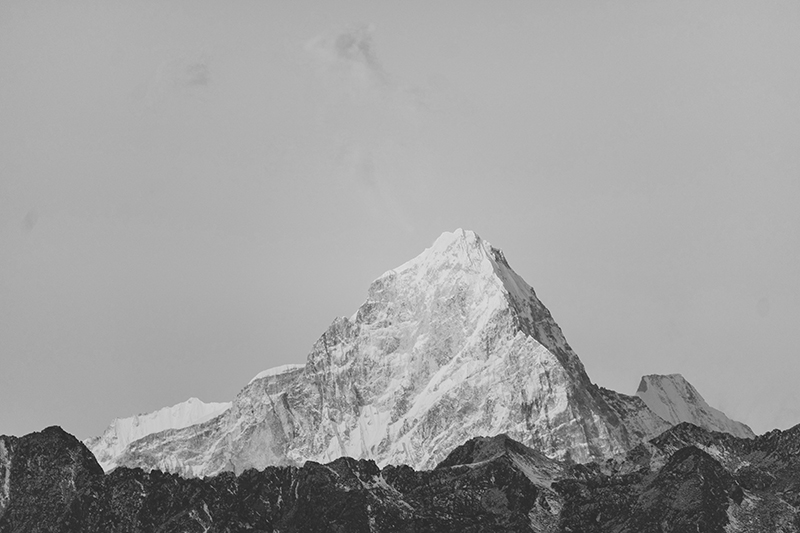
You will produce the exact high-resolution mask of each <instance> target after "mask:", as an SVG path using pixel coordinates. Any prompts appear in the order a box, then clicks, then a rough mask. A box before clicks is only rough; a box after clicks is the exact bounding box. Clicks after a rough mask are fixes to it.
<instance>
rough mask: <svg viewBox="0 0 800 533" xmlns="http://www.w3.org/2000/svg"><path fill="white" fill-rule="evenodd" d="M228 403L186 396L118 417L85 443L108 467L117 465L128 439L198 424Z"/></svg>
mask: <svg viewBox="0 0 800 533" xmlns="http://www.w3.org/2000/svg"><path fill="white" fill-rule="evenodd" d="M230 406H231V404H230V402H223V403H205V402H202V401H200V400H198V399H197V398H189V399H188V400H186V401H185V402H181V403H179V404H176V405H173V406H172V407H164V408H162V409H159V410H158V411H153V412H152V413H147V414H139V415H135V416H131V417H128V418H117V419H115V420H114V421H113V422H111V424H110V425H109V426H108V428H106V430H105V432H103V434H102V435H101V436H99V437H93V438H90V439H86V440H85V441H84V444H85V445H86V447H87V448H89V449H90V450H91V451H92V453H93V454H94V455H95V457H96V458H97V462H98V463H100V466H102V467H103V470H106V471H107V470H110V469H112V468H114V467H116V466H117V465H116V458H117V457H118V456H119V455H120V454H121V453H122V451H123V450H124V449H125V448H126V447H127V446H128V444H130V443H131V442H133V441H135V440H138V439H141V438H142V437H146V436H147V435H151V434H153V433H159V432H162V431H165V430H169V429H180V428H185V427H188V426H192V425H195V424H201V423H203V422H205V421H206V420H210V419H212V418H214V417H215V416H219V415H220V414H222V413H224V412H225V411H226V410H227V409H228V408H230Z"/></svg>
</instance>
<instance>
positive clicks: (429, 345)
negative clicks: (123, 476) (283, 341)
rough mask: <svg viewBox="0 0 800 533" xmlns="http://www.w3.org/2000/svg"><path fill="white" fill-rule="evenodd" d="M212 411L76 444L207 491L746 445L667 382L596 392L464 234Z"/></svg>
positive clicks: (514, 287)
mask: <svg viewBox="0 0 800 533" xmlns="http://www.w3.org/2000/svg"><path fill="white" fill-rule="evenodd" d="M220 406H221V407H220ZM177 407H178V406H176V408H177ZM176 408H173V410H175V409H176ZM218 408H219V409H220V410H221V411H220V414H218V415H217V416H214V417H213V418H211V419H210V420H205V419H200V418H198V419H197V420H187V417H186V416H184V414H185V412H186V410H185V409H183V408H181V409H177V410H176V411H175V412H177V413H179V416H178V415H176V416H175V419H176V420H178V421H179V422H180V423H177V422H176V423H173V422H172V419H171V418H169V417H165V416H161V415H159V416H160V417H153V416H151V415H142V416H140V417H139V419H140V420H141V419H147V420H151V419H153V420H158V421H159V423H158V424H154V425H153V426H152V429H153V430H152V431H149V432H141V431H140V432H139V433H136V432H134V431H132V430H131V428H132V427H133V426H132V424H133V422H131V421H130V419H122V420H117V421H115V422H114V423H112V424H111V426H109V429H108V430H107V431H106V433H105V434H104V435H102V436H100V437H96V438H93V439H89V440H87V441H86V444H87V445H88V446H89V448H90V449H91V450H92V451H93V453H94V454H95V455H96V456H97V458H98V459H99V460H100V464H101V465H102V467H103V468H104V469H105V470H106V471H110V470H113V469H114V468H116V467H119V466H126V467H132V468H141V469H143V470H144V471H150V470H154V469H155V470H161V471H164V472H172V473H178V474H181V475H183V476H200V477H202V476H209V475H215V474H219V473H222V472H234V473H237V474H238V473H242V472H244V471H245V470H247V469H249V468H256V469H264V468H266V467H268V466H281V465H286V466H290V465H295V466H299V465H302V464H304V463H306V462H307V461H314V462H317V463H328V462H330V461H333V460H335V459H337V458H339V457H344V456H348V457H353V458H356V459H363V460H371V461H374V462H375V464H376V465H377V466H378V467H381V468H382V467H384V466H386V465H389V464H405V465H408V466H410V467H413V468H415V469H432V468H434V467H435V466H436V465H437V464H440V462H441V461H443V460H444V459H445V457H446V456H447V454H448V453H450V452H451V451H452V450H453V449H455V448H457V447H458V446H459V445H461V444H462V443H463V442H465V441H468V440H469V439H471V438H473V437H476V436H479V435H499V434H503V435H506V436H507V437H508V438H510V439H513V440H514V441H517V442H519V443H521V444H522V445H524V446H527V447H529V448H531V449H535V450H537V451H538V453H540V454H543V456H546V457H549V458H551V459H557V460H562V459H566V460H569V461H572V462H578V463H583V462H587V461H598V460H604V459H607V458H609V457H612V456H616V455H619V454H621V453H624V452H626V451H628V450H631V449H634V448H636V447H637V446H638V445H639V444H641V443H642V442H645V441H647V440H648V439H651V438H653V437H655V436H656V435H658V434H660V433H662V432H663V431H665V430H667V429H668V428H670V427H671V426H673V425H675V424H678V423H680V422H691V423H694V424H697V425H698V426H701V427H704V428H706V429H709V430H717V431H726V432H729V433H731V434H732V435H736V436H739V437H752V436H753V433H752V431H750V429H749V428H748V427H747V426H745V425H744V424H741V423H738V422H734V421H732V420H730V419H728V417H727V416H725V415H724V414H723V413H721V412H720V411H717V410H715V409H713V408H711V407H710V406H708V405H707V404H706V402H705V401H704V400H703V399H702V397H701V396H700V394H699V393H697V391H696V390H695V389H694V388H693V387H692V386H691V385H690V384H688V382H686V381H685V380H684V379H683V378H682V377H680V376H678V375H672V376H646V377H645V378H643V381H642V385H641V386H640V390H639V392H638V393H637V395H636V396H628V395H624V394H620V393H617V392H614V391H610V390H607V389H604V388H602V387H598V386H596V385H595V384H593V383H592V382H591V380H590V379H589V377H588V376H587V374H586V371H585V369H584V367H583V364H582V363H581V361H580V360H579V358H578V356H577V355H576V354H575V352H574V351H573V350H572V348H570V346H569V344H568V343H567V341H566V339H565V338H564V335H563V334H562V332H561V329H560V328H559V326H558V325H557V324H556V322H555V321H554V320H553V317H552V316H551V314H550V312H549V311H548V310H547V308H546V307H545V306H544V304H542V302H541V301H540V300H539V299H538V298H537V296H536V293H535V292H534V290H533V289H532V288H531V287H530V285H528V284H527V283H526V282H525V281H524V280H523V279H522V278H521V277H519V276H518V275H517V274H516V273H515V272H514V271H513V270H512V269H511V267H510V266H509V263H508V261H507V260H506V258H505V256H504V255H503V253H502V252H501V251H500V250H498V249H497V248H494V247H492V246H491V244H489V243H488V242H486V241H485V240H483V239H481V238H480V237H479V236H478V235H476V234H475V233H474V232H471V231H463V230H457V231H455V232H453V233H445V234H443V235H442V236H441V237H439V238H438V239H437V240H436V242H434V243H433V245H432V246H431V247H430V248H428V249H426V250H425V251H424V252H423V253H422V254H420V255H419V256H418V257H416V258H414V259H412V260H411V261H408V262H407V263H405V264H403V265H401V266H399V267H397V268H395V269H392V270H390V271H388V272H386V273H385V274H383V275H382V276H380V277H379V278H378V279H377V280H375V281H374V282H373V283H372V284H371V286H370V287H369V291H368V297H367V300H366V301H365V302H364V304H363V305H361V307H359V309H358V310H357V311H356V312H355V314H353V316H351V317H349V318H337V319H336V320H334V321H333V323H332V324H331V326H330V327H329V328H328V330H327V331H325V332H324V333H323V334H322V336H321V337H320V338H319V340H318V341H317V342H316V343H315V344H314V346H313V347H312V349H311V352H310V353H309V355H308V358H307V362H306V363H305V365H288V366H286V367H281V368H278V369H274V370H270V371H265V372H262V373H261V374H259V375H257V376H256V377H255V378H254V379H253V380H252V381H251V382H250V383H249V384H247V385H246V386H245V387H244V388H243V389H242V391H241V392H240V393H239V395H238V396H237V397H236V398H235V399H234V400H233V401H232V402H231V405H230V407H229V408H227V405H222V404H218ZM162 411H163V410H162ZM169 412H172V411H169ZM198 413H199V415H203V416H206V415H207V411H206V410H200V411H198ZM199 415H198V416H199ZM148 416H150V418H147V417H148ZM187 416H188V415H187ZM159 424H160V425H159ZM137 427H138V426H137ZM120 428H122V429H120ZM134 434H135V436H136V438H135V439H133V438H131V435H134ZM121 443H122V444H124V445H122V444H121Z"/></svg>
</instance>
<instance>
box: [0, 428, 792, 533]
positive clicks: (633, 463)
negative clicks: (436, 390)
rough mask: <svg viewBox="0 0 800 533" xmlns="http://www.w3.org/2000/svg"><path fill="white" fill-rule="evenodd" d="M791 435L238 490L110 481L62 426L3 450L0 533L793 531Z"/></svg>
mask: <svg viewBox="0 0 800 533" xmlns="http://www.w3.org/2000/svg"><path fill="white" fill-rule="evenodd" d="M798 509H800V426H796V427H795V428H793V429H790V430H787V431H777V430H776V431H773V432H770V433H767V434H765V435H762V436H758V437H755V438H751V439H743V438H739V437H735V436H733V435H730V434H727V433H719V432H711V431H708V430H705V429H703V428H700V427H698V426H694V425H691V424H689V423H681V424H678V425H676V426H674V427H672V428H670V429H668V430H667V431H665V432H664V433H662V434H661V435H659V436H658V437H656V438H654V439H651V440H650V441H647V442H644V443H641V444H639V445H637V446H636V447H634V448H633V449H631V450H630V451H628V452H625V453H623V454H620V455H618V456H615V457H613V458H611V459H608V460H605V461H597V462H591V463H586V464H576V463H573V462H563V461H558V460H555V459H551V458H548V457H547V456H545V455H544V454H542V453H541V452H539V451H536V450H533V449H531V448H529V447H527V446H525V445H524V444H522V443H519V442H517V441H515V440H513V439H511V438H510V437H508V436H507V435H497V436H494V437H475V438H472V439H469V440H468V441H466V442H465V443H464V444H462V445H461V446H458V447H456V448H455V449H454V450H452V451H451V453H449V454H447V455H446V457H445V458H444V460H443V461H442V462H441V463H440V464H439V465H437V466H436V468H434V469H432V470H424V471H418V470H415V469H413V468H411V467H410V466H406V465H401V466H393V465H389V466H385V467H383V468H381V467H379V466H378V465H377V464H376V463H375V462H374V461H371V460H364V459H353V458H349V457H340V458H338V459H336V460H334V461H331V462H329V463H327V464H320V463H316V462H313V461H308V462H306V463H305V465H303V466H302V467H296V466H270V467H267V468H265V469H263V470H255V469H249V470H245V471H244V472H242V473H241V474H240V475H238V476H237V475H235V474H233V473H232V472H224V473H221V474H219V475H216V476H211V477H207V478H204V479H199V478H185V477H181V476H179V475H177V474H168V473H163V472H161V471H159V470H152V471H150V472H146V471H144V470H142V469H140V468H133V469H129V468H125V467H119V468H116V469H115V470H114V471H113V472H111V473H107V474H106V473H104V472H103V470H102V468H101V467H100V465H99V464H98V463H97V461H96V459H95V458H94V456H93V455H92V454H91V453H90V452H89V450H88V449H87V448H86V447H85V446H84V445H83V444H82V443H81V442H80V441H78V440H77V439H76V438H74V437H73V436H71V435H69V434H67V433H66V432H64V431H63V430H61V429H60V428H58V427H51V428H47V429H45V430H44V431H42V432H39V433H32V434H29V435H26V436H24V437H20V438H16V437H5V436H4V437H0V533H16V532H26V533H39V532H42V533H44V532H48V533H77V532H81V533H100V532H103V533H105V532H109V531H114V532H120V533H128V532H130V533H134V532H136V533H138V532H156V531H158V532H163V533H179V532H180V533H194V532H197V533H234V532H243V531H260V532H270V533H275V532H281V533H301V532H303V533H305V532H307V533H314V532H319V533H323V532H325V533H328V532H331V533H333V532H342V531H347V532H349V533H361V532H363V533H384V532H385V533H389V532H416V533H422V532H426V533H428V532H429V533H447V532H454V533H455V532H458V533H471V532H475V533H478V532H487V533H488V532H498V533H499V532H506V533H514V532H538V533H543V532H546V533H568V532H572V533H575V532H582V533H657V532H658V533H662V532H667V533H684V532H685V533H689V532H692V533H694V532H698V531H699V532H703V533H723V532H726V533H763V532H768V531H769V532H773V531H774V532H777V531H782V532H792V531H800V514H799V513H798Z"/></svg>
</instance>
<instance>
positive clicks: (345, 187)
mask: <svg viewBox="0 0 800 533" xmlns="http://www.w3.org/2000/svg"><path fill="white" fill-rule="evenodd" d="M798 207H800V3H798V2H795V1H786V2H769V1H759V2H749V1H748V2H735V1H730V0H725V1H720V2H711V1H709V2H695V1H687V2H682V1H681V2H678V1H675V2H588V1H586V2H569V1H564V2H536V1H525V2H466V1H458V2H445V1H439V2H429V1H426V2H413V1H403V2H392V3H390V2H372V1H370V2H319V1H315V2H301V1H294V0H293V1H291V2H289V1H286V2H273V1H264V0H262V1H244V0H243V1H236V2H210V1H203V0H192V1H186V2H164V1H161V0H159V1H154V2H148V1H136V2H133V1H130V2H117V1H105V0H104V1H98V2H89V1H85V2H69V1H65V2H62V1H54V2H37V1H8V0H0V434H16V435H21V434H24V433H27V432H30V431H34V430H39V429H41V428H43V427H45V426H47V425H51V424H59V425H61V426H62V427H64V428H65V429H66V430H68V431H70V432H72V433H75V434H76V435H77V436H79V437H81V438H85V437H88V436H91V435H95V434H99V433H100V432H102V431H103V429H104V428H105V426H106V425H107V424H108V423H109V422H110V421H111V419H112V418H114V417H116V416H129V415H132V414H135V413H141V412H147V411H151V410H154V409H157V408H159V407H163V406H167V405H172V404H174V403H177V402H180V401H183V400H185V399H187V398H188V397H190V396H197V397H200V398H201V399H203V400H205V401H224V400H230V399H232V398H233V397H234V396H235V395H236V393H237V392H238V391H239V389H240V388H241V387H243V386H244V385H245V384H246V383H247V381H248V380H249V379H250V378H251V377H252V376H253V375H255V374H256V373H257V372H259V371H261V370H264V369H266V368H269V367H271V366H275V365H279V364H283V363H291V362H303V361H304V360H305V357H306V354H307V352H308V350H309V349H310V347H311V345H312V343H313V342H314V341H315V340H316V338H317V337H318V336H319V335H320V334H321V333H322V332H323V331H324V330H325V328H326V327H327V325H328V324H329V323H330V322H331V321H332V320H333V318H334V317H336V316H339V315H346V316H349V315H351V314H352V313H353V312H354V311H355V309H356V308H357V307H358V305H360V303H362V301H363V300H364V298H365V297H366V290H367V287H368V285H369V283H370V281H372V279H374V278H376V277H377V276H379V275H380V274H381V273H382V272H384V271H385V270H388V269H390V268H392V267H395V266H397V265H399V264H401V263H403V262H404V261H406V260H408V259H410V258H412V257H414V256H415V255H417V254H418V253H419V252H421V251H422V250H423V249H424V248H425V247H427V246H429V245H430V244H431V243H432V242H433V240H434V239H435V238H436V237H437V236H438V235H439V234H440V233H441V232H443V231H445V230H453V229H455V228H457V227H463V228H467V229H473V230H475V231H477V232H478V233H479V234H480V235H481V236H482V237H484V238H485V239H487V240H489V241H490V242H492V243H493V244H494V245H495V246H498V247H500V248H502V249H503V250H504V251H505V252H506V256H507V257H508V259H509V262H510V263H511V265H512V267H514V268H515V270H517V272H519V273H520V274H521V275H522V276H523V277H524V278H525V279H526V280H527V281H528V282H529V283H530V284H531V285H533V286H534V288H536V290H537V292H538V294H539V296H540V297H541V298H542V300H543V301H544V303H545V304H546V305H547V306H548V307H549V308H550V310H551V312H552V313H553V315H554V317H555V319H556V320H557V321H558V323H559V324H560V325H561V327H562V329H563V330H564V333H565V335H566V336H567V339H568V340H569V341H570V343H571V344H572V346H573V347H574V348H575V350H576V351H577V352H578V354H579V355H580V357H581V359H582V360H583V361H584V363H585V365H586V367H587V370H588V372H589V375H590V376H591V377H592V379H593V380H594V381H595V382H597V383H598V384H600V385H603V386H606V387H609V388H613V389H616V390H619V391H621V392H627V393H633V392H634V391H635V390H636V387H637V385H638V382H639V378H640V376H641V375H643V374H649V373H671V372H680V373H682V374H683V375H684V376H685V377H686V378H687V379H688V380H689V381H690V382H691V383H693V384H694V385H695V386H696V387H697V388H698V389H699V391H700V392H701V394H703V395H704V397H705V398H706V400H708V401H709V403H711V404H712V405H714V406H716V407H718V408H721V409H723V410H724V411H726V412H727V414H728V415H730V416H731V417H734V418H737V419H739V420H741V421H744V422H746V423H748V424H750V425H751V426H752V427H753V429H754V430H755V431H756V432H763V431H766V430H768V429H770V428H773V427H780V428H786V427H789V426H792V425H794V424H795V423H798V422H800V388H798V387H797V382H798V379H799V378H800V357H798V356H800V353H798V346H800V327H798V326H799V325H800V275H799V274H800V234H799V230H800V209H799V208H798Z"/></svg>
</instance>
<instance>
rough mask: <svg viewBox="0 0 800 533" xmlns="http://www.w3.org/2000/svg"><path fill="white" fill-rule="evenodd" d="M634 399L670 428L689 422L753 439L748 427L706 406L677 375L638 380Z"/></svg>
mask: <svg viewBox="0 0 800 533" xmlns="http://www.w3.org/2000/svg"><path fill="white" fill-rule="evenodd" d="M636 395H637V396H638V397H639V398H641V399H642V400H643V401H644V403H645V404H647V407H649V408H650V409H651V410H652V411H653V412H655V413H656V414H657V415H658V416H660V417H661V418H662V419H664V420H665V421H666V422H669V423H670V424H673V425H675V424H680V423H681V422H691V423H692V424H695V425H697V426H700V427H702V428H705V429H708V430H711V431H723V432H726V433H730V434H731V435H735V436H737V437H742V438H752V437H754V436H755V434H754V433H753V430H751V429H750V427H749V426H747V425H746V424H743V423H741V422H736V421H735V420H731V419H730V418H728V417H727V416H726V415H725V413H723V412H722V411H719V410H717V409H714V408H713V407H711V406H710V405H708V404H707V403H706V401H705V400H704V399H703V397H702V396H700V393H699V392H697V389H695V388H694V387H693V386H692V384H691V383H689V382H688V381H686V379H685V378H684V377H683V376H682V375H680V374H668V375H658V374H651V375H649V376H644V377H642V381H641V382H640V383H639V389H638V390H637V391H636Z"/></svg>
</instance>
